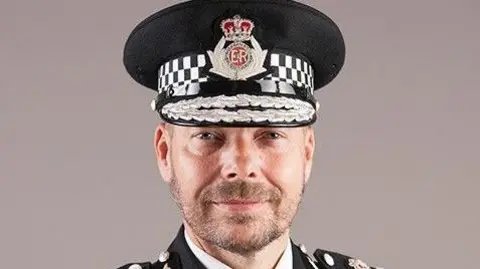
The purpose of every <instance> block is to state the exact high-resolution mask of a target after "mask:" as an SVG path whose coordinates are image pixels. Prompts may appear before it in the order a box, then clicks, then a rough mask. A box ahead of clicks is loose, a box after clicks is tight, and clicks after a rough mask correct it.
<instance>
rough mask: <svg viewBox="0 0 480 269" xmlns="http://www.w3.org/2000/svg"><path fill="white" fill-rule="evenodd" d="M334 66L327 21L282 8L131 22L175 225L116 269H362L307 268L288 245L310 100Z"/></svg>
mask: <svg viewBox="0 0 480 269" xmlns="http://www.w3.org/2000/svg"><path fill="white" fill-rule="evenodd" d="M344 58H345V45H344V41H343V38H342V35H341V33H340V31H339V29H338V27H337V26H336V25H335V23H334V22H333V21H332V20H330V19H329V18H328V17H327V16H325V15H324V14H322V13H320V12H319V11H317V10H315V9H313V8H311V7H309V6H306V5H303V4H300V3H297V2H294V1H289V0H218V1H214V0H194V1H189V2H184V3H181V4H178V5H175V6H173V7H170V8H167V9H165V10H162V11H160V12H158V13H156V14H154V15H152V16H150V17H149V18H147V19H146V20H144V21H143V22H141V23H140V24H139V25H138V26H137V27H136V28H135V29H134V30H133V32H132V34H131V35H130V37H129V39H128V41H127V44H126V47H125V54H124V64H125V66H126V69H127V71H128V72H129V74H130V75H131V76H132V77H133V78H134V79H135V80H136V81H137V82H139V83H140V84H142V85H144V86H146V87H148V88H151V89H153V90H155V91H158V96H157V97H156V98H155V100H154V101H153V102H152V109H153V110H154V111H158V113H159V114H160V116H161V118H162V119H163V120H164V122H163V123H161V124H159V126H158V127H157V129H156V132H155V140H154V141H155V143H154V146H155V150H156V155H157V160H158V166H159V169H160V173H161V176H162V178H163V179H164V181H165V182H167V183H168V184H169V186H170V189H171V192H172V196H173V198H174V200H175V202H176V203H177V205H178V207H179V209H180V210H181V213H182V217H183V225H182V226H181V228H180V231H179V232H178V235H177V236H176V238H175V239H174V241H173V243H172V244H171V245H170V247H169V248H168V250H167V251H165V252H163V253H162V254H160V256H159V259H158V261H155V262H154V263H132V264H127V265H125V266H123V267H121V268H122V269H141V268H150V269H160V268H172V269H174V268H208V269H212V268H213V269H217V268H218V269H222V268H255V269H263V268H268V269H270V268H277V269H286V268H295V269H297V268H354V269H361V268H362V269H364V268H371V267H368V266H367V265H366V264H365V263H364V262H362V261H360V260H358V259H354V258H350V257H346V256H343V255H341V254H337V253H334V252H329V251H324V250H316V251H315V253H314V254H313V256H314V259H313V258H311V257H309V256H308V255H307V251H306V249H305V247H304V246H302V245H300V246H297V245H295V244H294V243H293V242H292V241H291V240H290V237H289V234H290V230H289V229H290V228H289V227H290V225H291V223H292V220H293V218H294V216H295V214H296V212H297V209H298V206H299V204H300V201H301V198H302V195H303V191H304V188H305V185H306V183H307V181H308V179H309V177H310V171H311V167H312V158H313V152H314V148H315V137H314V133H313V129H312V127H311V125H312V124H313V123H314V122H315V120H316V110H317V109H318V104H317V102H316V100H315V98H314V95H313V92H314V90H316V89H320V88H321V87H323V86H325V85H326V84H327V83H329V82H330V81H331V80H333V78H334V77H335V76H336V75H337V74H338V72H339V71H340V69H341V67H342V66H343V63H344Z"/></svg>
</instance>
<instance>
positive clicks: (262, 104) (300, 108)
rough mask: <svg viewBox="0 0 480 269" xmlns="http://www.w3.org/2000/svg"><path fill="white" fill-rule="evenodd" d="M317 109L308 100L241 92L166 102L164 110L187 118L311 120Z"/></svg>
mask: <svg viewBox="0 0 480 269" xmlns="http://www.w3.org/2000/svg"><path fill="white" fill-rule="evenodd" d="M255 108H259V109H262V110H257V109H255ZM230 109H232V110H230ZM233 109H235V110H233ZM315 111H316V110H315V108H314V107H313V106H312V105H311V104H310V103H309V102H305V101H302V100H299V99H295V98H287V97H283V96H282V97H276V96H257V95H248V94H238V95H234V96H225V95H219V96H214V97H197V98H194V99H189V100H181V101H178V102H175V103H168V104H166V105H164V106H163V108H162V110H161V113H162V115H163V116H166V117H167V118H170V119H173V120H178V119H182V120H185V121H191V120H195V121H198V122H212V123H219V122H226V123H232V122H242V123H243V122H245V123H246V122H272V123H280V122H288V123H290V122H293V121H297V122H305V121H310V120H312V119H313V117H314V115H315Z"/></svg>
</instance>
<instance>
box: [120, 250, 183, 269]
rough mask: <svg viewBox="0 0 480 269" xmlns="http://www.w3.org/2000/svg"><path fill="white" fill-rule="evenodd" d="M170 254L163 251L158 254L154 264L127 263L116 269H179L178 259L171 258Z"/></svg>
mask: <svg viewBox="0 0 480 269" xmlns="http://www.w3.org/2000/svg"><path fill="white" fill-rule="evenodd" d="M172 256H174V255H171V254H170V252H168V251H164V252H162V253H160V255H159V257H158V260H157V261H156V262H154V263H151V262H142V263H129V264H125V265H124V266H122V267H119V268H118V269H175V268H181V267H180V266H179V264H178V259H175V258H172Z"/></svg>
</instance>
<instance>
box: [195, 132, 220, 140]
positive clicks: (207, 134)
mask: <svg viewBox="0 0 480 269" xmlns="http://www.w3.org/2000/svg"><path fill="white" fill-rule="evenodd" d="M195 137H196V138H198V139H200V140H207V141H208V140H218V139H219V137H218V135H217V134H215V133H210V132H203V133H199V134H197V135H195Z"/></svg>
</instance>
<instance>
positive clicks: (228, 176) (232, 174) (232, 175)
mask: <svg viewBox="0 0 480 269" xmlns="http://www.w3.org/2000/svg"><path fill="white" fill-rule="evenodd" d="M237 176H238V175H237V173H229V174H228V175H227V178H236V177H237Z"/></svg>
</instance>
